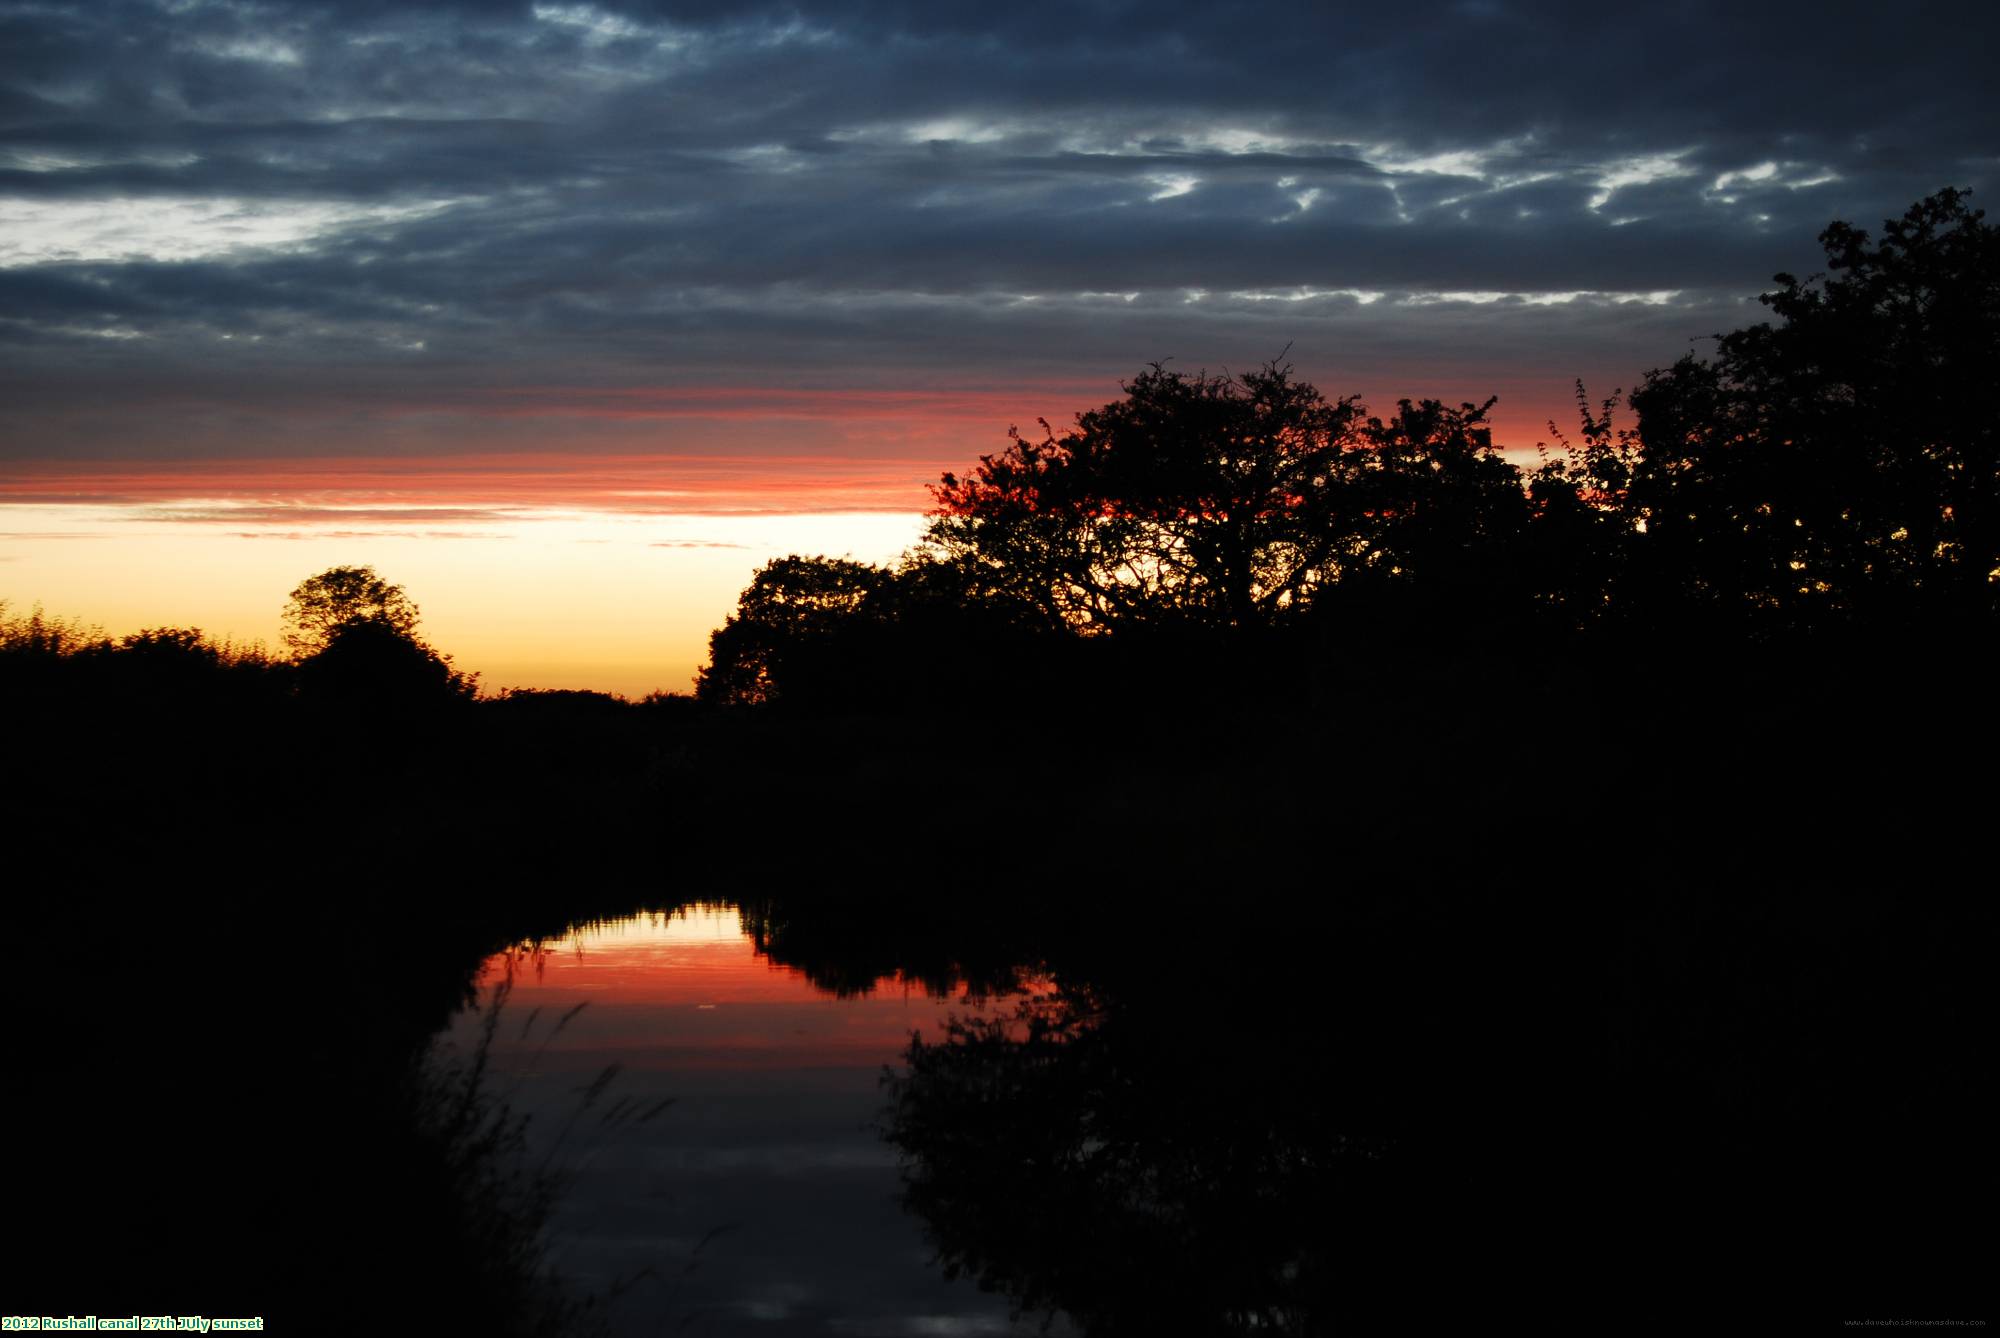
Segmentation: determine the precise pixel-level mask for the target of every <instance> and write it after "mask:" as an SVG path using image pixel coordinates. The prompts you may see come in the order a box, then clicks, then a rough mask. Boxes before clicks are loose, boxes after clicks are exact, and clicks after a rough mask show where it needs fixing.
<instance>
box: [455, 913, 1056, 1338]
mask: <svg viewBox="0 0 2000 1338" xmlns="http://www.w3.org/2000/svg"><path fill="white" fill-rule="evenodd" d="M780 933H782V929H781V928H780V927H779V926H777V925H776V924H774V923H773V922H772V920H771V919H770V917H768V916H761V917H760V916H759V915H758V914H757V913H756V912H754V911H749V912H739V911H738V910H737V909H736V908H735V907H730V906H695V907H688V908H683V909H681V910H677V911H674V912H671V913H664V914H651V915H640V916H633V917H630V918H627V919H623V920H616V921H608V922H600V923H595V924H591V925H588V926H585V927H583V928H580V929H577V930H575V931H573V932H571V933H570V934H568V935H566V936H564V937H563V938H561V939H559V940H555V941H552V942H545V943H542V944H540V945H537V946H535V947H532V948H522V949H517V950H515V951H513V952H510V953H506V954H502V955H500V956H498V957H496V958H494V959H492V960H491V961H489V962H488V963H487V966H486V968H485V970H484V972H483V974H482V977H481V985H482V991H483V993H482V998H483V999H485V1000H488V1001H490V1000H491V999H493V998H494V997H495V991H496V988H497V987H499V986H501V985H502V984H503V982H504V983H505V984H506V996H507V997H506V1001H505V1004H504V1008H505V1010H506V1012H507V1013H508V1015H509V1017H508V1019H507V1020H504V1021H503V1022H502V1024H501V1025H500V1026H499V1027H498V1028H497V1030H496V1033H495V1035H496V1038H497V1041H496V1053H495V1054H494V1055H493V1057H492V1062H493V1066H494V1071H495V1074H496V1077H497V1078H498V1085H499V1088H500V1090H502V1091H503V1092H505V1093H506V1094H507V1096H508V1099H509V1101H510V1103H511V1104H512V1106H513V1107H514V1109H515V1110H516V1111H517V1112H519V1113H522V1114H525V1115H527V1116H528V1117H529V1120H530V1125H529V1129H530V1137H531V1140H532V1141H533V1142H534V1143H535V1145H536V1148H537V1151H538V1154H539V1155H541V1156H543V1157H545V1158H547V1159H548V1160H549V1161H550V1162H551V1164H552V1165H556V1166H559V1167H562V1168H564V1169H565V1170H566V1172H567V1176H568V1179H569V1184H568V1185H567V1187H566V1189H565V1192H564V1195H563V1198H562V1201H561V1204H560V1206H559V1208H558V1212H557V1216H556V1219H555V1221H554V1223H553V1226H552V1237H553V1241H554V1260H553V1261H554V1263H555V1265H556V1266H557V1267H558V1268H559V1269H561V1270H562V1271H563V1272H564V1273H565V1274H566V1275H567V1276H568V1277H570V1278H571V1279H572V1280H574V1281H575V1282H577V1283H578V1284H580V1285H582V1286H584V1287H587V1288H589V1289H591V1290H593V1291H595V1292H596V1293H597V1294H598V1295H599V1296H602V1297H609V1298H612V1299H611V1300H610V1302H609V1313H610V1318H611V1321H612V1324H613V1327H614V1329H615V1330H616V1331H617V1332H620V1333H639V1332H647V1333H657V1332H665V1331H678V1330H680V1329H681V1328H682V1327H683V1326H685V1327H686V1329H687V1330H688V1331H690V1332H739V1331H744V1330H754V1331H755V1332H758V1333H770V1334H804V1333H849V1334H851V1333H879V1334H901V1333H910V1334H916V1333H1006V1332H1012V1331H1014V1330H1015V1328H1016V1327H1017V1326H1016V1325H1015V1323H1014V1322H1013V1321H1012V1320H1011V1319H1010V1317H1009V1306H1008V1304H1007V1303H1006V1302H1005V1301H1004V1300H1002V1299H1001V1298H999V1297H996V1296H991V1295H987V1294H984V1293H982V1292H981V1291H979V1290H978V1289H976V1288H974V1287H972V1286H969V1285H966V1284H965V1283H958V1284H953V1283H952V1282H951V1281H949V1280H948V1279H946V1278H944V1277H943V1276H941V1275H940V1272H939V1270H938V1269H937V1268H936V1267H935V1263H934V1257H935V1252H934V1251H933V1250H932V1248H931V1247H930V1246H929V1245H928V1244H927V1243H926V1241H925V1239H924V1237H923V1235H922V1232H921V1229H920V1227H919V1226H918V1224H917V1223H916V1222H914V1221H913V1220H912V1219H911V1218H909V1217H908V1216H906V1215H905V1214H904V1213H903V1212H902V1211H901V1209H900V1208H899V1206H898V1202H897V1187H898V1176H897V1153H896V1150H895V1149H894V1148H893V1147H890V1146H888V1145H886V1144H885V1143H884V1142H883V1141H882V1139H881V1137H880V1135H879V1132H878V1116H879V1112H880V1108H881V1104H882V1093H881V1087H880V1081H881V1075H882V1071H883V1067H884V1065H885V1064H889V1063H892V1062H894V1061H895V1060H897V1059H898V1057H899V1056H900V1055H901V1054H902V1052H903V1050H904V1049H905V1047H906V1046H907V1045H908V1044H909V1042H910V1039H911V1037H912V1035H913V1034H927V1035H931V1036H936V1037H941V1036H943V1035H944V1034H946V1033H945V1029H944V1028H945V1021H946V1018H947V1015H950V1014H957V1015H963V1016H967V1017H978V1016H981V1015H982V1014H983V1011H984V1010H985V1009H986V1008H987V1007H988V1006H989V1002H990V1000H991V998H992V997H993V996H992V993H991V991H990V990H989V989H987V988H985V986H989V985H991V984H992V983H993V982H991V981H988V982H982V987H981V988H974V987H971V986H968V985H967V984H966V983H965V982H964V981H963V980H962V979H955V978H954V973H952V972H950V971H949V970H942V971H940V972H939V973H936V974H932V975H930V976H929V977H928V978H924V979H919V978H917V976H916V973H914V972H911V971H905V970H898V969H896V968H894V967H888V968H885V969H884V970H883V971H882V972H880V973H879V974H873V975H868V976H866V977H865V978H863V977H862V976H861V975H859V974H858V973H856V972H853V971H847V972H843V973H842V975H841V980H840V982H839V988H838V991H837V992H836V991H833V990H829V989H826V988H823V987H822V986H820V985H817V984H815V983H814V982H813V981H812V980H810V979H808V977H807V972H806V971H805V970H803V969H801V968H799V967H796V966H788V965H783V964H781V963H780V962H778V961H776V960H774V959H773V957H772V956H771V955H770V954H769V952H768V951H767V949H768V948H769V946H770V943H771V941H772V939H773V937H774V935H777V934H780ZM760 945H761V946H760ZM1008 983H1010V984H1021V983H1030V984H1031V983H1032V982H1024V981H1022V980H1021V979H1020V978H1018V977H1017V978H1016V979H1015V980H1013V981H1011V982H1008ZM474 1025H475V1020H474V1019H472V1018H470V1017H467V1018H463V1019H461V1023H460V1026H459V1028H458V1035H459V1037H460V1038H461V1040H464V1039H469V1038H470V1037H471V1035H472V1029H473V1027H474ZM607 1074H609V1075H610V1076H609V1078H608V1079H607V1078H606V1075H607ZM593 1089H595V1093H596V1094H595V1095H594V1096H593ZM668 1101H671V1102H672V1104H671V1105H670V1106H669V1107H667V1109H666V1110H665V1111H664V1112H661V1113H660V1114H659V1115H658V1117H657V1118H652V1119H639V1118H630V1117H632V1116H633V1115H634V1114H635V1112H653V1111H658V1109H659V1106H660V1104H661V1103H662V1102H668ZM586 1102H588V1103H589V1104H588V1107H587V1108H586ZM1019 1327H1021V1328H1022V1329H1023V1330H1024V1331H1028V1332H1034V1331H1038V1329H1039V1325H1038V1324H1037V1323H1032V1322H1029V1323H1024V1324H1022V1325H1020V1326H1019Z"/></svg>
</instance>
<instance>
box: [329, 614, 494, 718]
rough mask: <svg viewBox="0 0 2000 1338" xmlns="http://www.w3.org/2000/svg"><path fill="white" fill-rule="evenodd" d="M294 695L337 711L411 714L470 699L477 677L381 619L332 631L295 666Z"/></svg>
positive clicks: (369, 620)
mask: <svg viewBox="0 0 2000 1338" xmlns="http://www.w3.org/2000/svg"><path fill="white" fill-rule="evenodd" d="M299 691H300V693H301V694H302V695H303V696H304V697H306V699H307V700H309V701H312V702H315V703H317V704H320V705H326V706H332V707H335V708H338V709H342V710H354V711H364V712H389V713H402V712H416V711H422V710H425V709H426V708H429V707H434V706H442V705H447V704H451V703H455V702H463V701H469V700H471V699H472V697H473V696H474V695H475V694H476V693H477V691H478V676H477V675H475V674H464V673H460V672H459V671H458V670H457V669H455V668H453V667H452V663H451V658H450V657H449V656H447V655H442V654H439V653H438V652H437V651H436V650H435V649H433V648H432V647H431V646H429V645H427V644H425V643H424V642H422V641H420V640H418V639H417V638H416V637H414V636H411V635H409V634H407V633H405V632H403V631H400V630H398V629H397V628H396V627H395V626H394V625H393V624H391V623H390V622H388V621H386V620H382V619H376V618H360V619H356V620H354V621H351V622H347V623H344V624H342V625H340V626H338V627H336V628H334V630H333V632H332V634H331V636H330V637H329V638H328V640H327V642H326V644H325V645H323V646H322V647H321V648H320V649H319V650H318V651H317V652H315V653H314V654H313V655H312V656H311V657H309V658H308V659H306V660H304V661H302V662H301V663H300V665H299Z"/></svg>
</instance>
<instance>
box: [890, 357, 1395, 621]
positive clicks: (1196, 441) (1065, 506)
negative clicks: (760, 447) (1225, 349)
mask: <svg viewBox="0 0 2000 1338" xmlns="http://www.w3.org/2000/svg"><path fill="white" fill-rule="evenodd" d="M1124 391H1125V395H1124V398H1123V399H1120V400H1117V401H1115V402H1113V403H1111V404H1107V405H1105V406H1103V407H1102V408H1099V409H1093V410H1091V411H1090V412H1088V413H1082V414H1079V415H1077V419H1076V426H1075V427H1074V428H1073V429H1071V430H1069V431H1066V432H1064V433H1062V434H1060V435H1058V434H1057V433H1056V432H1055V431H1054V430H1053V429H1052V428H1050V427H1049V425H1048V423H1047V421H1046V420H1043V421H1042V436H1041V438H1040V439H1035V438H1032V437H1027V436H1023V435H1022V434H1021V433H1019V432H1018V431H1014V432H1011V433H1010V434H1009V435H1010V437H1011V439H1012V442H1013V444H1012V445H1011V446H1010V447H1009V448H1008V449H1007V450H1005V451H1003V452H1001V453H1000V454H998V455H988V456H982V457H981V458H980V461H979V464H978V465H977V467H975V468H974V470H973V471H972V472H971V473H970V474H968V475H966V476H964V477H962V478H961V477H959V476H958V475H955V474H946V475H945V476H944V477H943V480H942V482H941V483H940V484H939V485H938V486H937V487H935V488H934V489H933V493H934V495H935V497H936V499H937V503H938V510H937V513H936V516H935V517H934V519H933V522H932V525H931V527H930V531H929V543H930V545H931V547H932V549H933V550H934V551H935V552H936V553H937V554H938V555H939V556H940V557H941V558H942V559H943V560H945V561H947V562H949V563H953V564H956V565H959V566H961V567H964V568H966V569H967V570H969V571H970V572H971V573H973V574H974V578H975V579H976V580H979V581H982V582H985V583H990V584H991V585H992V586H993V587H995V588H996V589H997V590H1000V591H1004V592H1006V593H1008V594H1010V595H1011V596H1013V597H1014V598H1015V599H1017V600H1019V601H1020V602H1021V603H1023V604H1025V605H1028V606H1031V607H1034V608H1037V609H1039V610H1040V611H1041V612H1042V614H1043V616H1044V617H1045V618H1046V619H1047V620H1048V621H1049V622H1050V623H1051V624H1055V625H1060V626H1067V627H1070V628H1073V629H1077V630H1082V631H1098V630H1104V629H1108V628H1115V627H1118V626H1122V625H1131V624H1141V623H1161V622H1182V623H1191V624H1196V625H1205V626H1210V627H1257V626H1267V625H1269V624H1271V623H1273V622H1275V621H1276V620H1278V619H1279V618H1281V617H1282V616H1284V614H1285V613H1286V612H1287V611H1288V610H1290V609H1293V608H1295V607H1297V606H1300V605H1302V604H1303V603H1304V602H1305V601H1306V600H1307V599H1309V598H1310V595H1311V593H1312V591H1313V589H1314V588H1315V587H1316V586H1317V585H1318V584H1319V583H1320V582H1322V581H1324V580H1325V579H1326V578H1327V576H1328V574H1329V573H1330V572H1331V571H1333V570H1334V569H1335V568H1336V567H1337V565H1338V564H1339V562H1340V560H1341V558H1342V556H1343V555H1342V553H1341V551H1340V541H1341V537H1342V535H1343V533H1345V532H1346V530H1347V528H1348V522H1349V521H1350V520H1351V518H1352V517H1351V512H1352V508H1353V502H1354V497H1353V495H1352V493H1351V492H1350V491H1349V490H1348V489H1346V488H1345V487H1344V486H1343V484H1344V482H1345V479H1346V476H1347V474H1348V473H1349V472H1350V471H1351V469H1352V466H1353V461H1352V459H1351V454H1352V448H1353V447H1354V446H1355V445H1356V444H1357V443H1358V440H1359V438H1358V436H1357V432H1358V429H1359V428H1360V426H1361V418H1362V413H1361V409H1360V407H1359V405H1358V404H1357V403H1356V401H1355V400H1354V399H1352V398H1349V399H1343V400H1338V401H1328V400H1327V399H1326V398H1325V397H1324V396H1322V395H1321V394H1320V393H1319V391H1318V390H1316V389H1315V388H1313V387H1312V386H1311V385H1308V384H1306V383H1305V382H1303V381H1299V380H1297V379H1295V378H1294V377H1293V375H1292V369H1291V368H1290V367H1289V366H1287V365H1284V364H1281V363H1275V362H1274V363H1270V364H1267V365H1265V366H1264V367H1262V368H1260V369H1258V370H1257V371H1254V372H1250V373H1246V374H1244V375H1241V376H1229V375H1214V376H1211V375H1208V374H1207V373H1199V374H1189V373H1185V372H1179V371H1172V370H1169V369H1167V368H1166V367H1164V366H1161V365H1159V364H1157V363H1156V364H1154V365H1153V366H1152V367H1150V368H1149V369H1148V370H1146V371H1144V372H1142V373H1140V374H1139V375H1138V376H1137V377H1135V378H1134V379H1133V380H1132V381H1130V382H1128V383H1126V384H1125V386H1124Z"/></svg>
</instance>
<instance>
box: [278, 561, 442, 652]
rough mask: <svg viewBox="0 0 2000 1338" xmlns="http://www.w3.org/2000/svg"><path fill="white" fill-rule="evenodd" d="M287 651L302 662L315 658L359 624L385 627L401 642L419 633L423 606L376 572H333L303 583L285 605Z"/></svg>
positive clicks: (366, 569) (341, 569)
mask: <svg viewBox="0 0 2000 1338" xmlns="http://www.w3.org/2000/svg"><path fill="white" fill-rule="evenodd" d="M282 616H283V618H284V638H285V646H286V648H287V649H289V650H290V651H291V652H292V655H293V657H294V658H296V659H301V660H303V659H305V658H307V657H308V656H311V655H315V654H317V653H319V652H320V651H322V650H325V649H326V648H327V646H328V645H329V644H330V643H331V642H332V640H333V638H334V635H335V634H336V633H337V632H339V631H340V630H341V629H342V628H344V627H348V626H351V625H353V624H355V623H363V622H372V623H379V624H381V625H382V626H383V627H385V628H387V629H388V630H389V631H391V632H393V633H395V634H396V635H398V636H401V637H405V638H411V637H414V636H415V635H416V630H417V606H416V605H415V604H413V603H412V602H410V597H409V596H408V595H406V594H404V593H403V587H401V586H399V585H391V584H389V583H388V582H387V581H385V580H383V579H382V578H381V577H380V576H377V575H376V574H375V569H374V568H373V567H330V568H328V569H327V570H326V571H323V572H321V573H320V574H319V575H317V576H311V577H308V578H306V579H305V580H304V581H301V582H300V583H299V585H298V587H297V588H296V589H294V590H293V591H292V594H291V598H290V599H288V600H287V601H286V602H285V609H284V613H283V615H282Z"/></svg>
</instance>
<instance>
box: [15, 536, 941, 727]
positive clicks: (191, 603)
mask: <svg viewBox="0 0 2000 1338" xmlns="http://www.w3.org/2000/svg"><path fill="white" fill-rule="evenodd" d="M4 521H5V523H6V529H5V530H4V531H0V599H4V600H6V601H7V603H8V606H9V609H8V611H9V612H10V613H15V614H18V613H24V612H26V611H27V610H28V609H29V608H30V607H32V606H33V605H35V604H37V603H39V604H41V605H42V606H43V607H44V608H45V609H46V610H47V611H48V612H49V613H51V614H58V615H61V616H64V617H68V618H76V619H80V620H81V621H83V622H85V623H94V624H98V625H100V626H102V627H103V628H104V630H105V631H106V632H109V633H111V634H112V635H122V634H124V633H127V632H133V631H137V630H138V629H139V628H141V627H199V628H201V629H202V630H203V631H204V632H206V633H208V634H209V635H210V636H211V637H213V638H216V639H218V640H220V639H224V638H227V639H231V640H234V641H236V642H239V643H243V642H257V641H261V642H264V643H265V644H266V645H268V646H270V647H272V648H274V649H275V648H276V647H277V646H278V644H279V642H278V632H279V617H278V615H279V610H280V609H281V608H282V607H283V606H284V603H285V597H286V595H287V594H288V593H289V592H290V591H291V589H292V587H293V586H295V585H297V584H298V583H299V582H300V581H301V580H303V579H305V578H306V577H308V576H311V575H313V574H314V573H316V572H320V571H324V570H326V569H327V568H328V567H336V566H372V567H374V568H375V570H376V571H377V572H379V573H380V574H381V575H382V576H383V577H384V578H385V579H387V580H389V581H393V582H395V583H396V584H398V585H401V586H402V587H403V589H404V590H405V591H406V592H407V593H408V594H409V596H410V598H411V599H413V600H415V601H416V603H417V606H418V607H419V608H420V609H421V610H422V611H423V622H422V624H421V626H420V627H419V629H418V630H419V632H420V633H421V635H423V636H424V638H425V639H426V640H428V641H430V642H431V643H432V644H433V645H435V646H436V647H437V648H438V649H439V650H441V651H444V652H445V653H446V654H449V655H450V656H452V658H453V661H454V662H455V663H456V664H457V665H458V667H459V668H461V669H466V670H470V671H474V672H477V673H478V674H479V675H480V686H481V688H482V689H483V690H485V691H488V692H495V691H498V690H500V689H502V688H509V687H533V688H590V689H596V690H598V691H603V692H618V693H623V694H624V695H626V696H632V697H637V696H642V695H644V694H645V693H647V692H651V691H654V690H665V691H686V690H688V688H689V687H690V686H691V684H692V682H693V679H694V673H695V670H696V669H697V668H698V667H699V666H700V665H701V664H703V663H705V662H706V660H707V658H708V634H709V633H710V632H711V631H713V630H714V629H715V628H716V627H718V626H720V625H721V623H722V620H723V619H724V618H725V617H727V616H728V615H729V614H730V613H731V612H732V611H733V610H734V608H735V606H736V598H737V596H738V595H739V594H740V593H741V592H742V590H743V588H744V586H746V585H748V584H749V581H750V578H751V576H752V574H753V573H755V571H756V570H757V568H758V567H760V566H761V565H763V564H764V563H765V562H766V561H768V560H769V559H771V558H774V557H782V556H784V555H785V554H788V553H821V554H826V555H829V556H836V557H840V556H845V557H853V558H856V559H858V560H861V561H866V562H886V561H888V560H890V559H892V558H894V557H895V556H896V555H897V554H898V553H900V552H902V551H903V549H905V548H906V547H908V546H909V545H910V544H911V543H912V542H914V541H915V539H916V538H917V536H918V534H919V532H920V531H921V529H922V526H923V518H922V517H921V516H920V515H917V514H915V513H894V512H867V513H829V514H813V515H779V514H760V515H739V516H716V515H665V516H663V515H635V514H623V513H616V512H599V511H582V510H577V511H557V510H535V509H521V510H517V511H514V512H512V513H510V514H509V515H507V516H506V517H505V518H501V519H483V520H481V521H479V522H477V523H467V524H451V523H442V524H440V523H436V522H431V521H424V522H413V523H411V524H409V525H407V526H402V525H384V524H382V523H380V520H379V517H377V518H373V519H372V520H371V523H369V524H368V525H367V527H366V528H365V529H356V530H336V529H332V528H330V527H326V528H305V529H300V528H298V527H286V526H280V525H272V524H249V523H246V524H241V525H234V524H227V523H215V522H203V523H190V522H187V521H177V520H162V519H159V518H158V516H157V513H154V512H150V511H148V510H147V509H145V508H140V507H130V508H121V507H110V506H59V505H43V506H33V505H29V506H12V507H9V508H7V510H6V513H5V516H4Z"/></svg>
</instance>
